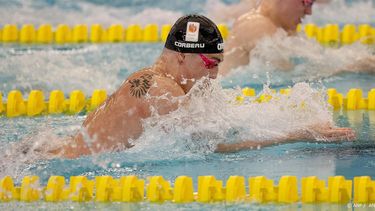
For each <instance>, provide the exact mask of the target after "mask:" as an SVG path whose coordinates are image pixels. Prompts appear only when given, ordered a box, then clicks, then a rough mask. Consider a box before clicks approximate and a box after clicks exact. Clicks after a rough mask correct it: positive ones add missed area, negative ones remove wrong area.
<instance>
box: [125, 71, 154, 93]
mask: <svg viewBox="0 0 375 211" xmlns="http://www.w3.org/2000/svg"><path fill="white" fill-rule="evenodd" d="M151 80H152V75H150V74H145V75H142V76H141V77H139V78H136V79H133V80H130V81H129V83H130V84H131V86H130V94H131V95H132V96H134V97H136V98H141V97H142V96H144V95H146V94H147V92H148V90H149V89H150V87H151Z"/></svg>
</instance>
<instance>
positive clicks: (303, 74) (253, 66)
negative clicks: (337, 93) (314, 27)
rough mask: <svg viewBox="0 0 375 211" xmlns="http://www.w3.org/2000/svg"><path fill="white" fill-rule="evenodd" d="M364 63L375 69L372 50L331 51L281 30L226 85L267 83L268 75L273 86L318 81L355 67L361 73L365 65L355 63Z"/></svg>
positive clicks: (260, 45) (357, 46)
mask: <svg viewBox="0 0 375 211" xmlns="http://www.w3.org/2000/svg"><path fill="white" fill-rule="evenodd" d="M362 60H368V61H370V62H368V64H370V66H371V64H372V69H374V68H375V66H374V63H373V62H374V61H375V56H374V55H373V49H372V48H371V47H369V46H366V45H362V44H360V43H356V44H353V45H347V46H343V47H339V48H328V47H324V46H322V45H321V44H319V43H318V42H316V41H315V40H314V39H307V38H306V37H305V36H304V35H303V34H300V35H299V36H287V35H286V33H285V32H284V31H281V30H280V31H278V33H276V34H275V35H274V36H272V37H265V38H264V39H262V40H261V41H259V42H258V44H257V45H256V47H255V48H254V49H253V50H252V51H251V54H250V63H249V64H248V65H245V66H242V67H239V68H237V69H235V70H233V71H232V72H231V73H230V75H229V76H228V77H227V78H226V79H225V80H224V84H225V85H227V86H230V84H234V85H238V84H240V85H245V84H248V83H249V82H250V83H251V82H253V83H255V84H257V83H258V84H259V83H260V84H264V83H266V82H267V80H269V78H268V76H271V78H270V79H271V84H272V85H281V84H292V83H295V82H301V81H319V80H320V79H324V78H327V77H330V76H333V75H335V74H339V73H341V72H345V71H353V70H354V69H355V68H356V69H358V70H361V67H362V66H361V65H355V64H363V62H362ZM371 61H373V62H371ZM275 64H276V65H275ZM284 69H285V70H284Z"/></svg>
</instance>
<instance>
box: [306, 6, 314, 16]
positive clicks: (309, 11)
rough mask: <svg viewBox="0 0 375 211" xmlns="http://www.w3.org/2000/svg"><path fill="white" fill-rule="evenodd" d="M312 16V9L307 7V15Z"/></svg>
mask: <svg viewBox="0 0 375 211" xmlns="http://www.w3.org/2000/svg"><path fill="white" fill-rule="evenodd" d="M311 14H312V7H306V8H305V15H311Z"/></svg>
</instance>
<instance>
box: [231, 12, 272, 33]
mask: <svg viewBox="0 0 375 211" xmlns="http://www.w3.org/2000/svg"><path fill="white" fill-rule="evenodd" d="M244 29H248V30H251V32H252V33H257V32H259V33H265V32H266V33H274V32H276V31H277V26H276V25H275V24H274V23H273V22H272V20H271V19H270V18H268V17H266V16H264V15H262V14H260V13H259V12H248V13H245V14H243V15H242V16H240V17H239V18H238V19H237V20H236V21H235V22H234V24H233V30H234V31H235V32H237V31H239V32H243V30H244Z"/></svg>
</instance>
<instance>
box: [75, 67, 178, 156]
mask: <svg viewBox="0 0 375 211" xmlns="http://www.w3.org/2000/svg"><path fill="white" fill-rule="evenodd" d="M182 95H185V93H184V92H183V90H182V88H181V87H180V86H179V85H178V84H177V83H176V82H175V81H174V80H172V79H170V78H168V77H164V76H163V75H162V74H160V73H158V72H156V71H153V70H152V69H151V68H147V69H143V70H140V71H138V72H135V73H133V74H132V75H130V76H129V77H128V79H127V80H126V81H125V82H124V83H123V84H122V85H121V87H120V88H119V89H118V90H117V91H116V92H115V93H113V94H112V95H111V96H110V97H109V98H108V99H107V100H106V102H105V103H103V104H102V105H101V106H99V108H98V109H97V110H95V111H94V112H92V113H90V114H89V115H88V117H87V119H86V120H85V122H84V123H83V126H84V128H85V129H86V130H87V134H88V135H89V137H91V139H95V140H92V141H93V142H95V145H93V150H94V151H102V150H103V148H104V149H107V150H116V147H115V148H114V147H113V146H117V147H122V148H123V147H124V146H125V148H128V147H129V146H130V144H129V139H132V140H135V139H137V138H138V137H139V136H140V134H141V133H142V131H143V128H142V123H141V122H142V121H141V120H142V119H145V118H148V117H150V116H151V110H152V109H154V110H155V111H157V112H158V114H160V115H163V114H167V113H169V112H171V111H173V110H176V109H177V108H178V103H177V101H175V100H170V99H171V98H174V97H179V96H182ZM161 96H163V97H161ZM76 139H78V140H82V139H83V136H82V134H79V135H77V137H76ZM81 142H82V141H81Z"/></svg>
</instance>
